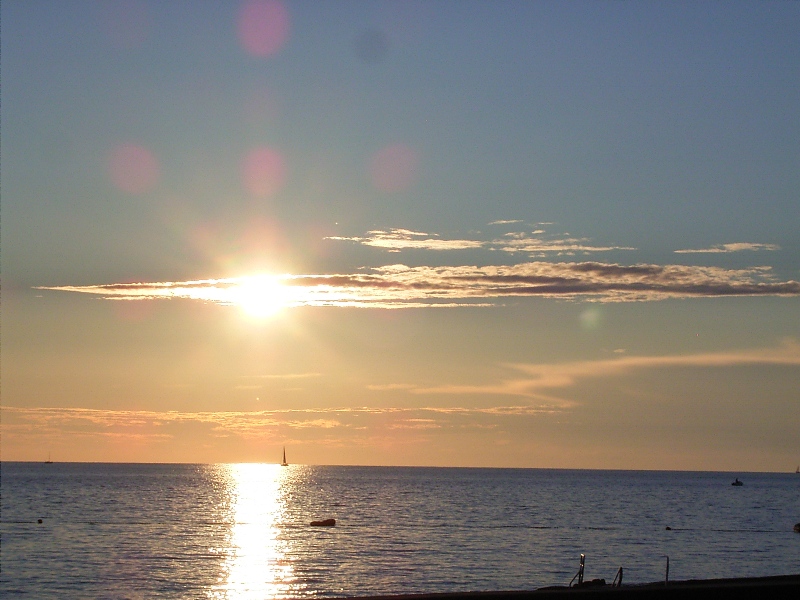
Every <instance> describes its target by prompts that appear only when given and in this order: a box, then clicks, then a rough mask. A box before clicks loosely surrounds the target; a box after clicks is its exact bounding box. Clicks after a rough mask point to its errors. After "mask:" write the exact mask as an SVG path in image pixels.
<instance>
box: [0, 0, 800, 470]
mask: <svg viewBox="0 0 800 600" xmlns="http://www.w3.org/2000/svg"><path fill="white" fill-rule="evenodd" d="M0 11H2V12H1V14H0V18H1V20H2V37H0V42H1V44H2V48H1V50H2V54H1V56H2V63H1V69H2V70H1V71H0V76H1V77H2V107H1V108H2V111H1V112H0V127H1V130H2V137H0V144H1V148H0V151H1V153H2V154H1V156H2V161H1V162H0V169H1V170H0V185H1V189H0V193H1V194H2V205H1V207H0V210H1V211H2V212H0V217H1V224H0V235H1V237H0V244H1V246H0V248H1V250H2V332H1V333H2V336H1V343H2V363H1V366H0V368H1V373H0V375H1V377H0V386H1V387H0V392H1V393H2V395H1V396H0V417H1V418H2V425H1V427H2V438H0V451H1V453H2V460H31V461H39V460H45V459H46V458H47V457H48V456H51V457H52V459H53V460H55V461H114V462H198V463H206V462H278V461H279V460H280V458H281V452H282V449H283V448H284V447H285V448H286V452H287V458H288V460H289V462H293V463H303V464H358V465H421V466H428V465H431V466H476V467H478V466H479V467H484V466H485V467H534V468H591V469H687V470H725V471H737V472H745V471H794V470H795V467H796V466H797V465H798V464H800V283H798V282H799V281H800V234H799V233H798V231H800V228H799V227H798V225H800V35H798V31H800V3H797V2H648V1H644V2H611V1H609V2H604V1H591V2H588V1H587V2H581V1H575V2H555V1H544V0H543V1H536V2H527V1H526V2H522V1H519V2H515V1H507V2H488V1H470V0H465V1H459V2H455V1H437V2H417V1H413V0H412V1H403V2H399V1H385V2H379V1H375V2H356V1H331V2H324V3H320V2H311V1H285V2H282V1H279V0H245V1H240V2H234V1H230V2H206V1H202V2H196V1H188V0H175V1H171V2H158V1H152V2H150V1H147V0H115V1H111V0H108V1H101V0H95V1H91V2H89V1H78V0H74V1H73V0H70V1H64V2H49V1H40V0H6V1H4V2H3V3H2V6H1V8H0Z"/></svg>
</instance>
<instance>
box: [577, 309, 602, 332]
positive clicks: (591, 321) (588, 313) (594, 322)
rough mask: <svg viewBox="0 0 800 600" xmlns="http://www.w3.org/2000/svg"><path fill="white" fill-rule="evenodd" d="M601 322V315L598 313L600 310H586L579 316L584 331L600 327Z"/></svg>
mask: <svg viewBox="0 0 800 600" xmlns="http://www.w3.org/2000/svg"><path fill="white" fill-rule="evenodd" d="M602 320H603V314H602V313H601V312H600V309H598V308H595V307H592V308H587V309H586V310H584V311H583V312H582V313H581V314H580V321H581V326H582V327H583V328H584V329H589V330H593V329H597V328H598V327H600V325H601V323H602Z"/></svg>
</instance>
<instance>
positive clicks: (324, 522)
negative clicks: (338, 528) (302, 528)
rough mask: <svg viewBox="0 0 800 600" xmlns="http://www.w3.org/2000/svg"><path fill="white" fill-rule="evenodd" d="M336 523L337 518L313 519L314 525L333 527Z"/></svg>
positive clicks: (312, 524)
mask: <svg viewBox="0 0 800 600" xmlns="http://www.w3.org/2000/svg"><path fill="white" fill-rule="evenodd" d="M334 525H336V519H323V520H322V521H311V526H312V527H333V526H334Z"/></svg>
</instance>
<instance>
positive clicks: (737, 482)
mask: <svg viewBox="0 0 800 600" xmlns="http://www.w3.org/2000/svg"><path fill="white" fill-rule="evenodd" d="M731 485H735V486H740V485H744V482H741V481H739V478H738V477H737V478H736V479H734V480H733V483H732V484H731Z"/></svg>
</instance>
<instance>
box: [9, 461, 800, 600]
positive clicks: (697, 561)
mask: <svg viewBox="0 0 800 600" xmlns="http://www.w3.org/2000/svg"><path fill="white" fill-rule="evenodd" d="M734 475H738V476H739V477H740V478H741V479H742V480H743V481H744V485H743V486H741V487H733V486H731V485H730V484H731V481H732V480H733V478H734ZM0 476H1V477H2V479H0V492H1V494H2V495H1V497H0V509H2V513H0V595H2V596H3V597H4V598H6V597H8V598H13V597H27V598H37V599H39V598H42V599H45V598H220V599H227V598H230V599H233V598H243V599H244V598H247V599H250V598H253V599H256V598H258V599H263V598H303V597H341V596H364V595H373V594H399V593H415V592H452V591H477V590H523V589H535V588H538V587H543V586H549V585H566V584H568V583H569V581H570V579H571V578H572V577H573V575H575V573H576V571H577V568H578V561H579V555H580V554H581V553H584V554H585V555H586V572H585V578H587V579H592V578H605V579H606V580H607V581H609V582H610V581H611V580H612V579H613V578H614V575H615V574H616V572H617V569H618V568H619V567H620V566H622V567H623V568H624V582H625V583H637V582H638V583H643V582H650V581H660V580H663V578H664V576H665V567H666V561H667V558H666V557H667V556H668V557H669V561H670V562H669V564H670V572H669V577H670V579H671V580H678V579H693V578H714V577H739V576H762V575H785V574H795V573H800V534H797V533H794V532H793V531H792V528H793V525H794V524H795V523H797V522H799V521H800V475H795V474H793V473H787V474H774V473H773V474H765V473H747V474H729V473H696V472H630V471H566V470H539V469H455V468H453V469H450V468H415V467H408V468H395V467H325V466H318V467H317V466H300V465H292V466H289V467H280V466H278V465H267V464H242V465H141V464H70V463H55V464H37V463H8V462H4V463H2V464H0ZM324 518H335V519H336V521H337V522H336V526H335V527H329V528H320V527H311V526H309V523H310V521H312V520H318V519H324ZM39 519H41V521H42V522H41V523H39V522H38V520H39ZM667 527H669V528H670V529H667Z"/></svg>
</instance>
